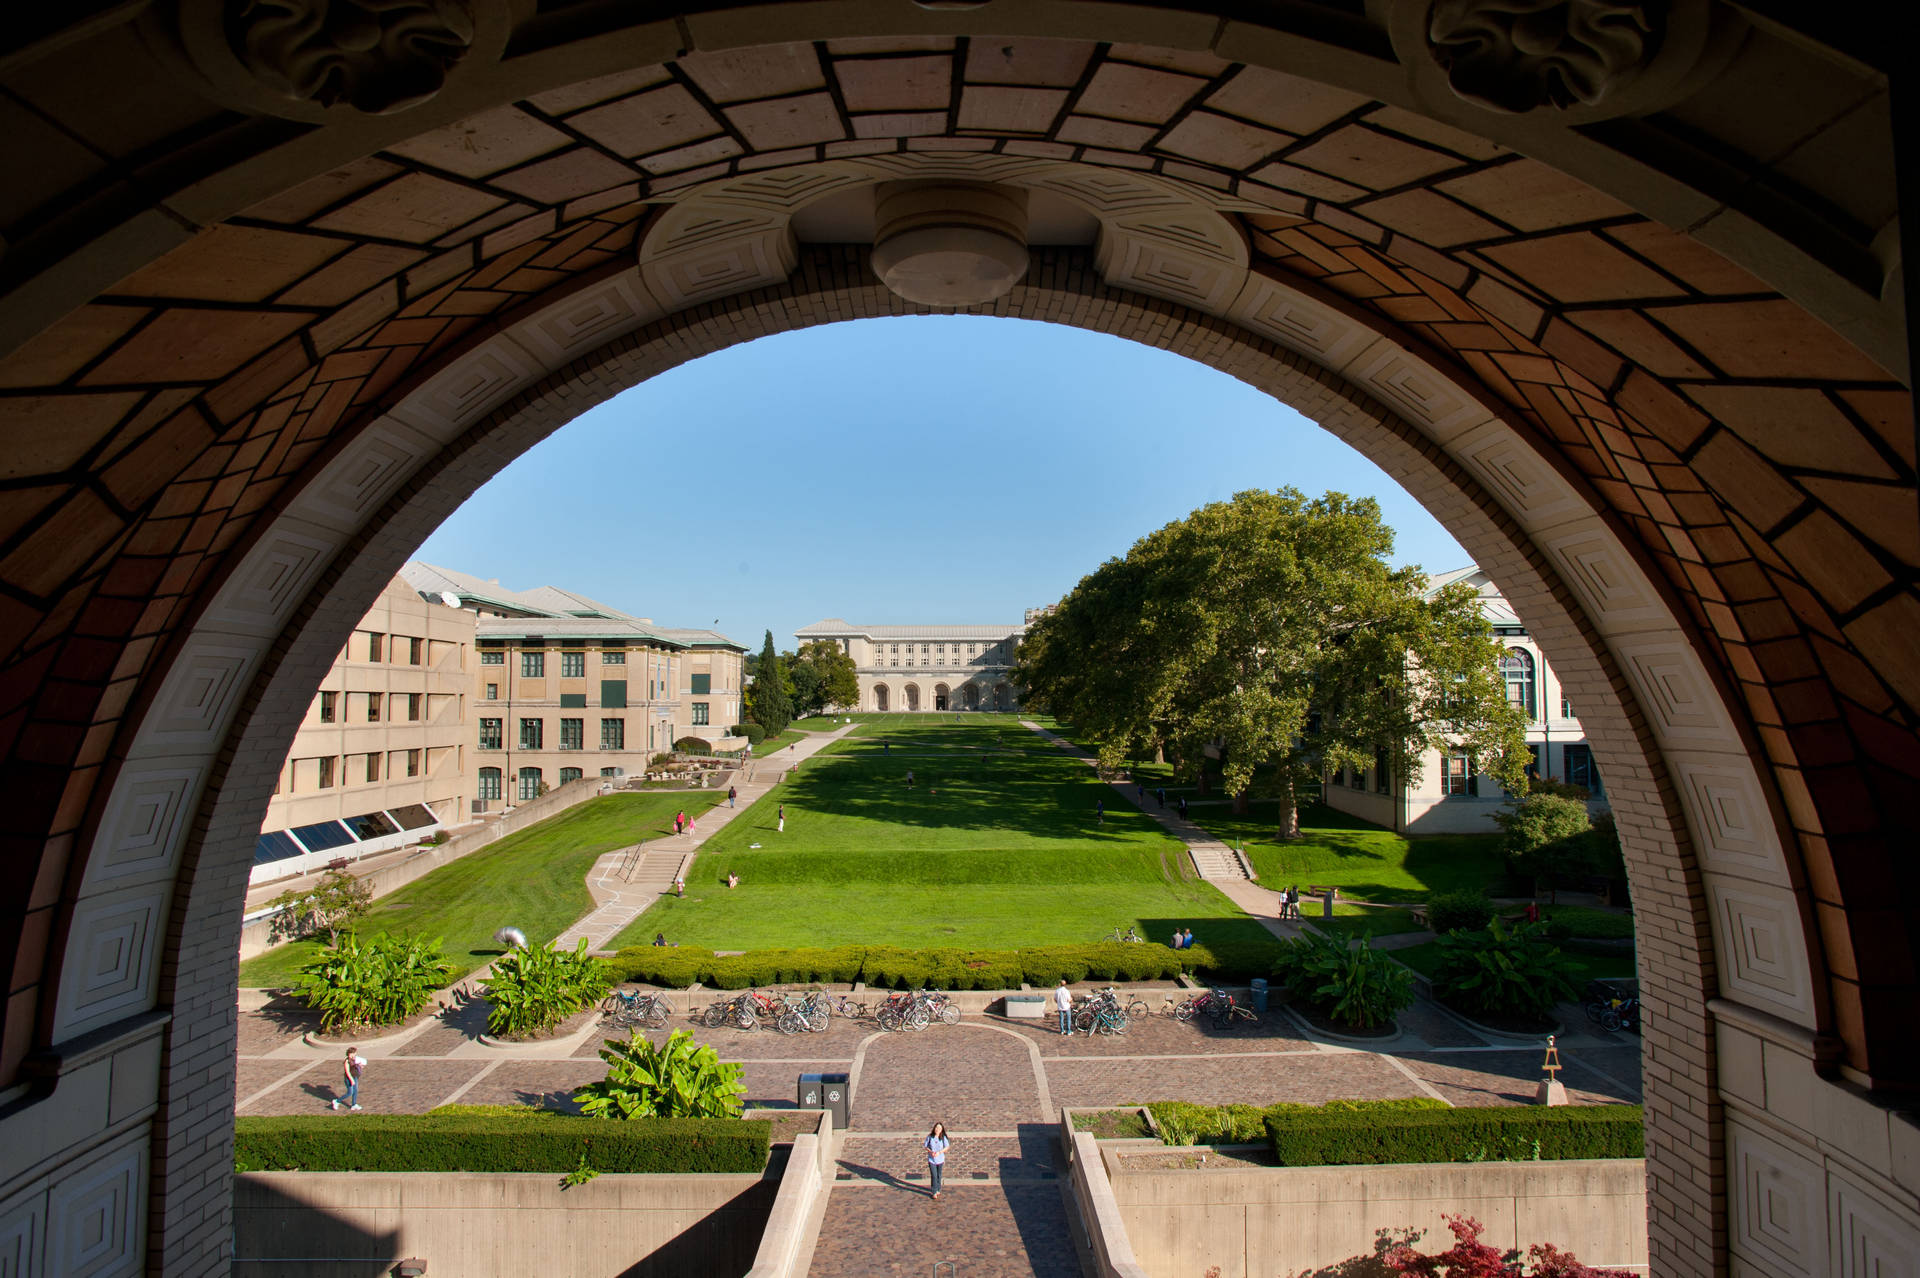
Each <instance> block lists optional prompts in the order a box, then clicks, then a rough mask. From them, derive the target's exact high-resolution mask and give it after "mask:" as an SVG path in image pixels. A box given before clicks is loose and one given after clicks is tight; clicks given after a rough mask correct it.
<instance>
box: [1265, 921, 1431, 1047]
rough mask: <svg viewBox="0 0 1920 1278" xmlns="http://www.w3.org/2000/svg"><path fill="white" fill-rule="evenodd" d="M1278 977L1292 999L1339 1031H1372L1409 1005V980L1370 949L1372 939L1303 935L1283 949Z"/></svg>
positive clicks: (1365, 935)
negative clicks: (1352, 940) (1336, 1025)
mask: <svg viewBox="0 0 1920 1278" xmlns="http://www.w3.org/2000/svg"><path fill="white" fill-rule="evenodd" d="M1278 971H1279V973H1280V975H1281V976H1282V978H1283V979H1284V980H1285V981H1286V983H1287V987H1288V989H1289V990H1291V991H1292V993H1293V996H1294V997H1295V998H1298V999H1299V1000H1300V1001H1301V1002H1303V1003H1305V1004H1306V1005H1307V1006H1308V1007H1310V1008H1312V1009H1313V1010H1314V1011H1316V1012H1318V1013H1319V1014H1320V1015H1322V1016H1324V1017H1327V1018H1328V1019H1329V1020H1333V1021H1337V1022H1339V1023H1340V1024H1343V1025H1351V1026H1353V1027H1355V1028H1357V1029H1372V1028H1373V1027H1374V1026H1376V1025H1380V1024H1383V1023H1385V1022H1388V1021H1391V1020H1392V1019H1393V1017H1394V1014H1395V1013H1396V1012H1398V1011H1400V1009H1402V1008H1404V1007H1406V1006H1407V1005H1408V1004H1409V1003H1411V1002H1413V977H1412V974H1411V973H1409V972H1408V971H1407V969H1406V968H1404V967H1401V966H1400V965H1399V964H1398V963H1395V962H1394V961H1393V960H1392V959H1390V958H1388V957H1386V955H1385V954H1383V953H1382V952H1380V951H1379V950H1376V949H1374V948H1373V936H1372V934H1371V933H1362V934H1361V936H1360V940H1359V942H1358V943H1357V944H1354V945H1351V946H1349V945H1348V943H1347V940H1346V938H1345V937H1340V936H1323V935H1321V934H1320V933H1318V932H1304V933H1302V934H1301V935H1299V936H1297V937H1295V938H1294V939H1293V940H1292V941H1289V942H1287V943H1286V945H1285V946H1284V947H1283V948H1282V953H1281V958H1280V962H1279V965H1278Z"/></svg>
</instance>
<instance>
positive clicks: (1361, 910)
mask: <svg viewBox="0 0 1920 1278" xmlns="http://www.w3.org/2000/svg"><path fill="white" fill-rule="evenodd" d="M1300 921H1301V922H1303V923H1306V924H1309V925H1311V926H1312V927H1315V928H1318V929H1319V930H1320V931H1322V932H1326V933H1329V934H1331V935H1336V936H1344V937H1348V938H1350V939H1351V938H1353V937H1358V936H1360V935H1361V934H1362V933H1371V934H1372V935H1374V936H1393V935H1395V934H1396V933H1400V932H1419V931H1423V930H1424V929H1423V927H1422V925H1421V924H1419V923H1416V922H1414V921H1413V914H1412V912H1411V911H1409V910H1395V909H1379V908H1374V907H1369V906H1365V905H1352V904H1349V903H1348V902H1346V901H1335V902H1334V903H1333V918H1331V919H1326V918H1322V917H1321V915H1320V911H1319V909H1318V908H1317V907H1316V903H1315V902H1312V901H1302V902H1300Z"/></svg>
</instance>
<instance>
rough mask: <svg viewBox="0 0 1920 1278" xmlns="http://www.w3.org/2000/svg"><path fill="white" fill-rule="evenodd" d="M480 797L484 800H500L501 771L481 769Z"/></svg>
mask: <svg viewBox="0 0 1920 1278" xmlns="http://www.w3.org/2000/svg"><path fill="white" fill-rule="evenodd" d="M478 797H480V798H482V799H498V798H499V797H500V769H498V768H482V769H480V793H479V796H478Z"/></svg>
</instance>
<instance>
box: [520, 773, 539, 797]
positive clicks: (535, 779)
mask: <svg viewBox="0 0 1920 1278" xmlns="http://www.w3.org/2000/svg"><path fill="white" fill-rule="evenodd" d="M539 797H540V769H538V768H522V769H520V802H522V803H525V802H527V801H528V800H530V799H537V798H539Z"/></svg>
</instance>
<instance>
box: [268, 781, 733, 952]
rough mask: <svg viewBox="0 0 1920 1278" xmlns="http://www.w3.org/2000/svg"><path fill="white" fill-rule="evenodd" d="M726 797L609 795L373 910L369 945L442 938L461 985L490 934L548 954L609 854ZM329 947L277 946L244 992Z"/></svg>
mask: <svg viewBox="0 0 1920 1278" xmlns="http://www.w3.org/2000/svg"><path fill="white" fill-rule="evenodd" d="M724 797H725V796H724V795H722V794H708V793H705V792H702V793H688V792H685V791H682V792H679V793H675V794H610V795H603V796H601V797H599V798H594V799H589V800H587V801H586V802H585V803H582V804H580V805H579V806H578V807H574V808H569V809H568V810H567V811H565V812H562V813H560V814H559V815H558V816H554V817H549V818H548V819H547V820H545V821H542V822H540V823H539V824H538V825H533V826H529V827H528V828H526V829H524V830H518V831H515V832H514V833H512V834H510V835H508V836H507V837H506V838H504V839H501V840H500V841H499V842H497V843H490V844H488V845H487V846H486V847H484V848H481V849H480V850H479V851H477V852H470V853H468V854H467V855H466V856H464V857H461V858H460V859H459V860H458V861H452V862H449V863H448V864H446V865H443V866H441V867H440V868H439V869H437V870H435V871H433V872H432V873H431V874H427V875H424V876H422V877H421V878H418V879H415V880H414V881H413V882H412V883H409V884H407V885H406V886H405V887H403V888H400V889H399V890H398V891H395V892H393V893H392V894H390V895H388V896H384V897H382V898H381V899H380V900H378V901H375V902H374V903H373V909H372V910H371V911H369V912H368V914H367V917H366V918H364V919H362V920H361V922H360V928H359V931H360V935H361V936H362V937H370V936H375V935H378V934H380V933H384V932H399V933H405V934H410V935H414V936H422V937H427V938H429V939H431V938H433V937H439V938H441V940H442V944H443V947H444V952H445V954H446V958H447V961H448V962H449V963H450V964H452V965H453V969H454V975H455V977H456V978H458V977H460V976H464V975H465V974H466V973H468V972H471V971H472V970H473V969H474V968H476V967H479V966H480V965H481V964H483V963H485V962H486V961H487V960H488V959H490V958H492V957H493V956H494V955H496V954H498V953H499V952H500V947H499V946H497V945H496V944H494V941H493V934H494V932H496V931H498V930H499V929H500V928H501V927H502V926H503V925H506V924H509V923H511V924H512V925H513V926H515V927H517V928H519V929H520V930H521V931H523V932H525V933H526V934H527V939H528V940H529V941H531V942H533V943H534V944H536V945H542V944H545V943H546V942H548V941H550V940H552V939H553V938H554V937H556V936H558V935H559V934H560V933H561V932H563V931H565V930H566V928H567V927H568V925H569V924H571V923H573V922H574V920H576V919H578V918H579V917H580V916H581V915H583V914H585V913H586V912H587V911H588V910H589V909H591V908H592V906H593V898H592V897H591V896H590V895H588V893H587V885H586V877H587V871H588V870H589V869H591V868H592V867H593V862H594V860H595V858H597V857H598V856H599V855H600V854H601V853H602V852H611V851H612V850H613V849H615V848H622V847H626V846H627V845H629V844H632V843H640V842H644V841H646V840H649V839H657V838H660V837H661V836H663V835H670V834H672V833H673V814H674V813H675V812H677V811H679V810H681V809H682V808H684V809H686V810H687V811H688V812H691V813H693V814H695V815H696V816H697V815H698V814H699V813H701V812H704V811H706V810H707V809H708V808H710V807H712V806H713V805H714V804H715V803H717V802H719V801H721V800H722V799H723V798H724ZM323 948H325V947H324V944H323V942H320V941H296V942H294V943H292V944H290V945H281V946H277V947H275V948H274V949H271V950H268V951H267V952H266V953H265V954H260V955H257V956H255V957H254V958H250V959H248V960H247V961H246V962H244V963H242V964H241V965H240V984H241V985H243V986H254V985H265V986H273V985H286V984H289V983H291V982H292V980H293V979H294V977H295V976H296V975H298V973H299V971H300V968H301V967H302V966H303V965H304V964H307V963H310V962H312V961H313V959H314V957H315V955H317V954H318V953H319V952H320V951H321V950H322V949H323Z"/></svg>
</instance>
